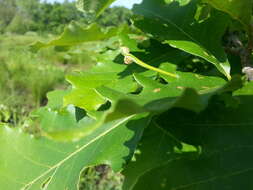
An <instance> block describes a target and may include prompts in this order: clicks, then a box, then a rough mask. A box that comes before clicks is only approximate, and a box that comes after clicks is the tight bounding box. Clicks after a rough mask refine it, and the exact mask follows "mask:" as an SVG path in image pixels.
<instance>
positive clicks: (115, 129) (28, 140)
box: [0, 114, 149, 190]
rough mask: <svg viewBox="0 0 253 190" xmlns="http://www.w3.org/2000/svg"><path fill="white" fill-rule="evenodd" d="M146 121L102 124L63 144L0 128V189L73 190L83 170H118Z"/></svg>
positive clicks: (140, 117)
mask: <svg viewBox="0 0 253 190" xmlns="http://www.w3.org/2000/svg"><path fill="white" fill-rule="evenodd" d="M129 119H131V122H129V123H128V120H129ZM148 122H149V119H147V118H146V114H141V115H140V114H139V115H138V116H137V115H131V116H129V117H127V118H124V119H121V120H117V121H114V122H110V123H108V124H105V125H103V126H102V127H100V128H97V129H96V130H95V131H94V132H93V133H92V134H91V135H88V136H86V137H85V138H83V139H81V140H79V141H76V142H65V143H62V142H55V141H52V140H49V139H47V138H39V139H36V138H34V137H32V136H29V135H27V134H24V133H22V132H21V131H20V130H18V129H10V128H7V127H1V128H0V138H1V141H0V148H1V151H2V152H4V154H0V163H1V165H0V176H1V177H0V188H1V189H6V190H13V189H17V190H18V189H28V188H29V189H31V190H33V189H34V190H38V189H41V188H43V189H50V190H54V189H55V190H58V189H73V190H74V189H78V182H79V179H80V173H81V172H82V170H83V169H84V168H86V167H89V166H93V165H98V164H108V165H110V166H111V167H112V168H113V169H114V170H115V171H119V170H120V169H121V168H122V166H123V165H124V164H126V162H127V160H129V159H130V158H131V157H132V154H133V151H134V149H135V147H136V144H137V143H138V141H139V139H140V137H141V135H142V131H143V129H144V127H145V126H146V125H147V124H148ZM136 126H138V127H136ZM126 142H127V143H126ZM63 176H65V177H64V181H63V180H62V177H63Z"/></svg>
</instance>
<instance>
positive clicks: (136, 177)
mask: <svg viewBox="0 0 253 190" xmlns="http://www.w3.org/2000/svg"><path fill="white" fill-rule="evenodd" d="M249 88H251V87H249V86H248V87H246V89H249ZM246 89H244V90H246ZM244 90H243V91H244ZM235 98H237V99H239V101H240V104H239V105H238V106H237V107H236V108H228V107H225V106H224V105H223V104H222V103H219V102H217V100H216V101H214V102H213V103H212V104H210V106H209V107H208V109H207V110H205V111H203V112H201V113H200V114H195V113H193V112H189V111H186V110H182V109H172V110H170V111H168V112H166V113H164V114H162V115H160V116H159V117H157V118H156V122H157V123H158V124H157V125H158V126H159V127H160V128H162V130H163V131H164V130H165V131H167V133H168V134H170V135H171V137H174V138H175V139H176V140H177V142H179V143H180V142H184V143H187V144H192V145H194V146H201V152H199V156H190V155H188V156H181V157H179V159H177V157H176V158H175V155H174V154H170V155H166V154H164V151H166V150H164V149H166V148H164V146H166V145H164V141H166V137H165V136H164V137H163V138H162V137H160V138H156V139H160V140H159V141H157V142H156V143H153V144H155V145H157V146H156V148H153V147H152V145H151V144H150V146H151V149H148V146H147V148H146V149H143V151H141V150H142V146H140V155H136V156H135V160H134V161H133V162H132V163H130V164H129V167H127V169H126V171H125V175H126V176H127V178H126V182H125V187H126V189H133V190H142V189H147V188H148V189H150V190H159V189H178V190H181V189H184V190H192V189H199V190H202V189H203V190H209V189H210V190H211V189H230V190H237V189H241V188H242V189H248V188H251V187H253V183H252V181H250V180H248V179H250V178H252V176H253V164H252V159H253V150H252V146H253V141H252V136H253V130H252V127H253V120H252V117H251V115H252V111H251V109H249V107H252V106H253V105H252V93H251V94H248V93H245V94H244V95H243V94H241V93H240V95H237V96H235ZM152 135H156V133H152V134H149V136H148V137H149V138H152ZM160 143H161V146H159V145H160ZM169 144H170V143H168V144H167V146H169ZM143 146H145V144H144V145H143ZM172 146H173V144H172ZM174 146H175V145H174ZM159 150H161V152H159ZM171 150H172V148H170V149H169V148H167V151H166V152H167V153H171V152H172V151H171ZM152 151H153V152H155V153H157V154H155V153H153V152H152ZM142 153H143V155H141V154H142ZM172 153H173V152H172ZM147 154H148V155H147ZM144 156H145V157H144ZM149 156H151V157H153V159H155V160H159V159H163V160H159V163H161V165H159V164H157V162H152V160H153V159H151V158H149ZM140 162H141V163H140ZM145 163H146V164H145ZM135 171H138V172H139V173H136V174H135ZM131 175H133V176H131Z"/></svg>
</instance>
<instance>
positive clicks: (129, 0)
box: [47, 0, 141, 8]
mask: <svg viewBox="0 0 253 190" xmlns="http://www.w3.org/2000/svg"><path fill="white" fill-rule="evenodd" d="M47 1H48V2H63V1H64V0H47ZM140 2H141V0H117V1H115V2H114V3H113V4H112V6H124V7H127V8H132V6H133V4H134V3H140Z"/></svg>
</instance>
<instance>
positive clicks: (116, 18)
mask: <svg viewBox="0 0 253 190" xmlns="http://www.w3.org/2000/svg"><path fill="white" fill-rule="evenodd" d="M131 15H132V11H131V10H129V9H127V8H125V7H112V8H108V9H106V10H105V12H104V13H103V14H102V15H101V16H100V17H99V18H98V23H99V24H100V25H102V26H105V27H106V26H118V25H120V24H126V23H129V22H130V17H131Z"/></svg>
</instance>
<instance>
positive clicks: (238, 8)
mask: <svg viewBox="0 0 253 190" xmlns="http://www.w3.org/2000/svg"><path fill="white" fill-rule="evenodd" d="M203 2H206V3H209V4H210V5H212V6H213V7H214V8H216V9H218V10H220V11H223V12H225V13H228V14H229V15H230V16H231V17H232V18H234V19H236V20H238V21H240V22H241V23H242V24H243V25H244V27H245V28H246V29H247V30H248V27H249V24H250V20H251V15H252V1H251V0H222V1H220V0H203Z"/></svg>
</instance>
